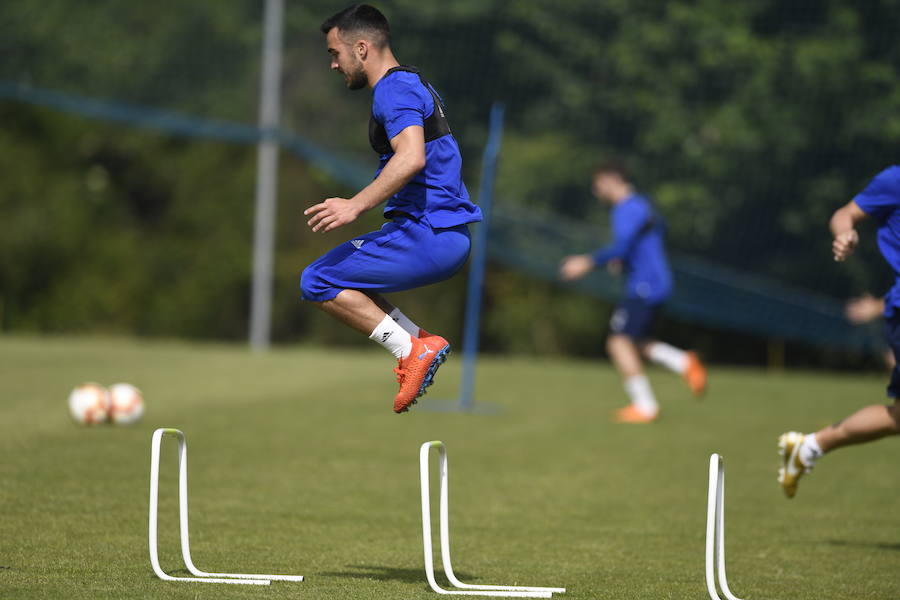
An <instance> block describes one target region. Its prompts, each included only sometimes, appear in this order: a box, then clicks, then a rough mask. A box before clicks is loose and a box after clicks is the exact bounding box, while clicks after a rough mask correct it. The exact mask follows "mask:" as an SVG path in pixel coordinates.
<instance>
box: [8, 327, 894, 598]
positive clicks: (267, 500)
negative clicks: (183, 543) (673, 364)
mask: <svg viewBox="0 0 900 600" xmlns="http://www.w3.org/2000/svg"><path fill="white" fill-rule="evenodd" d="M460 362H461V361H460V360H459V357H458V356H457V357H455V358H451V360H450V362H448V363H447V365H446V366H445V367H444V368H443V369H442V370H441V373H440V374H439V377H438V380H437V383H436V384H435V386H434V387H433V388H432V391H431V393H430V394H429V395H428V396H426V398H425V399H424V400H423V401H422V402H420V405H419V406H420V407H423V405H424V406H427V405H428V403H429V401H430V400H431V399H433V398H444V399H450V398H452V397H453V396H454V394H455V393H456V390H457V383H458V379H459V365H460ZM392 366H393V365H392V363H391V361H390V360H389V357H387V356H386V355H385V353H384V352H383V351H381V350H379V349H377V348H375V347H372V348H370V349H365V350H359V351H348V350H346V349H323V348H291V349H279V350H276V351H273V352H271V353H269V354H267V355H265V356H254V355H251V354H249V353H248V352H247V351H246V350H245V349H244V348H243V347H235V346H220V345H190V344H182V343H139V342H136V341H129V340H95V339H53V338H51V339H40V338H27V337H3V338H0V398H2V409H0V454H2V457H3V458H2V460H0V475H2V485H0V523H2V526H0V598H17V599H18V598H65V599H67V600H74V599H76V598H91V599H94V598H265V599H275V598H316V599H332V598H333V599H337V598H341V599H346V598H352V599H355V598H392V599H393V598H396V599H400V598H403V599H413V598H434V597H436V595H435V594H434V593H433V592H432V591H431V590H430V589H429V588H428V586H427V583H426V582H425V576H424V571H423V566H422V545H421V544H422V541H421V521H420V504H419V488H418V476H419V475H418V449H419V445H420V444H421V443H422V442H424V441H427V440H433V439H440V440H443V441H445V442H446V443H447V446H448V449H449V454H450V464H451V469H450V470H451V486H450V516H451V532H452V540H453V552H454V563H455V567H456V571H457V575H459V576H460V578H461V579H463V580H464V581H466V580H468V581H470V582H472V583H495V584H513V583H518V584H521V585H542V586H564V587H567V588H568V589H569V592H568V593H567V594H565V595H562V596H559V597H560V598H569V599H573V600H574V599H604V598H608V599H630V598H679V599H682V598H698V599H701V598H706V597H707V594H706V589H705V583H704V577H703V568H704V567H703V564H704V563H703V560H704V558H703V557H704V531H705V518H706V484H707V464H708V462H707V461H708V457H709V454H710V452H713V451H716V452H720V453H721V454H723V455H724V456H725V457H726V464H727V466H728V477H727V479H728V487H727V494H726V499H727V532H728V535H727V541H728V546H727V553H728V559H729V560H728V563H729V569H728V575H729V583H730V584H731V588H732V591H734V592H735V593H736V594H737V595H739V596H741V597H742V598H745V599H747V600H756V599H772V598H785V599H788V598H790V599H792V600H794V599H797V600H799V599H815V600H822V599H829V598H834V599H848V598H854V599H862V598H878V599H885V600H887V599H891V600H896V598H898V597H900V577H898V565H900V512H898V510H897V506H898V504H897V502H898V495H900V477H898V470H897V464H898V462H897V459H898V445H897V442H896V440H885V441H882V442H880V443H877V444H871V445H868V446H862V447H858V448H852V449H847V450H844V451H841V452H838V453H835V454H833V455H831V456H829V457H827V458H826V459H824V460H823V461H821V462H820V464H819V465H818V467H817V469H816V472H815V473H813V474H812V475H811V476H809V477H808V478H807V479H805V480H804V481H803V482H802V484H801V486H800V491H799V493H798V496H797V498H795V499H794V500H792V501H787V500H786V499H784V498H783V497H782V494H781V491H780V489H779V487H778V485H777V484H776V482H775V470H776V468H777V458H776V453H775V439H776V437H777V435H778V434H779V433H781V432H782V431H783V430H786V429H791V428H798V429H801V430H804V431H808V430H811V429H813V428H817V427H819V426H821V425H823V424H825V423H828V422H831V421H833V420H836V419H838V418H840V417H842V416H844V415H845V414H847V413H848V412H850V411H851V410H853V409H854V408H856V407H858V406H861V405H863V404H866V403H871V402H873V401H878V400H879V399H880V398H881V397H882V396H883V385H884V383H885V382H884V378H883V377H880V376H846V375H841V376H836V375H827V374H823V373H802V374H797V373H785V374H774V375H773V374H767V373H765V372H763V371H757V370H735V369H714V370H713V371H712V373H711V393H710V395H709V396H708V397H707V398H706V399H705V400H704V401H702V402H697V401H695V400H693V399H692V398H691V397H690V396H689V394H688V392H687V390H686V389H685V388H684V387H683V385H682V383H681V382H680V381H679V380H678V379H676V378H675V377H673V376H671V375H669V374H667V373H664V372H661V371H653V372H652V373H651V378H652V381H653V383H654V385H655V388H656V391H657V395H658V396H659V397H660V399H661V401H662V402H663V415H662V417H663V418H662V420H661V421H660V422H658V423H656V424H653V425H650V426H623V425H615V424H612V423H611V422H610V421H609V414H610V412H611V411H612V410H613V409H614V408H615V407H617V406H618V405H620V404H621V403H622V402H623V392H622V391H621V387H620V385H619V382H618V379H617V377H616V375H615V373H614V372H613V371H612V370H611V369H610V368H609V367H608V366H607V365H606V364H605V363H604V364H598V363H595V362H585V361H581V362H572V361H562V360H541V359H531V358H511V359H502V358H485V359H482V360H481V362H480V363H479V371H478V382H477V385H476V390H477V400H478V402H481V403H490V404H492V405H494V406H495V407H499V408H501V409H502V410H501V412H500V413H499V414H494V415H462V414H457V413H441V412H426V411H424V410H421V409H420V408H419V407H416V408H415V409H414V410H413V411H412V412H411V413H408V414H406V415H402V416H397V415H394V414H393V413H392V412H391V410H390V405H391V401H392V398H393V394H394V386H395V383H394V382H393V378H392V373H391V367H392ZM88 380H93V381H99V382H101V383H105V384H111V383H114V382H116V381H128V382H131V383H133V384H135V385H137V386H139V387H140V388H141V389H142V390H143V391H144V394H145V398H146V402H147V413H146V415H145V418H144V420H143V422H142V423H140V424H139V425H137V426H134V427H130V428H114V427H96V428H82V427H79V426H77V425H75V424H74V423H73V422H71V420H70V418H69V415H68V411H67V408H66V396H67V394H68V392H69V389H70V388H71V387H72V386H74V385H75V384H77V383H80V382H82V381H88ZM161 426H171V427H178V428H180V429H182V430H184V431H185V432H186V434H187V437H188V443H189V448H190V478H189V481H190V497H191V530H192V550H193V555H194V560H195V562H196V563H197V566H198V567H200V568H201V569H207V570H212V571H218V570H224V571H228V570H237V571H244V572H259V571H261V572H270V573H300V574H303V575H306V576H307V580H306V581H305V582H303V583H279V582H276V583H273V584H272V586H270V587H268V588H263V587H255V586H252V587H250V586H246V587H245V586H223V585H214V584H184V583H169V582H163V581H160V580H159V579H157V578H156V577H155V576H154V575H153V573H152V571H151V568H150V563H149V559H148V552H147V497H148V473H149V462H150V461H149V454H150V434H151V432H152V431H153V430H154V429H155V428H156V427H161ZM162 467H163V478H162V500H161V513H160V543H161V547H162V549H161V561H162V563H163V568H164V569H166V570H167V571H169V572H174V574H176V575H185V574H186V572H185V571H184V569H183V565H182V564H181V562H180V553H179V551H178V537H177V512H176V510H177V508H176V507H177V504H176V498H175V489H176V488H175V482H176V479H175V475H176V453H175V444H174V442H169V443H168V444H167V445H166V446H165V447H164V448H163V465H162ZM434 503H435V504H436V495H435V500H434Z"/></svg>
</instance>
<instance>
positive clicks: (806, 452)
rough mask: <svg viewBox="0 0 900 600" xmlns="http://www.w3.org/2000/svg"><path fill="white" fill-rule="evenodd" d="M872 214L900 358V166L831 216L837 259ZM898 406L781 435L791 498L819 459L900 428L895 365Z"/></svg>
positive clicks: (896, 392)
mask: <svg viewBox="0 0 900 600" xmlns="http://www.w3.org/2000/svg"><path fill="white" fill-rule="evenodd" d="M866 217H872V218H873V219H875V221H876V223H877V224H878V249H879V250H881V255H882V256H884V258H885V260H886V261H887V262H888V264H890V266H891V268H893V269H894V274H895V280H894V286H893V287H892V288H891V289H890V291H889V292H888V293H887V295H886V296H885V297H884V316H885V331H886V332H887V338H888V344H889V345H890V346H891V350H893V352H894V357H895V358H900V166H892V167H888V168H887V169H885V170H884V171H882V172H881V173H879V174H878V175H876V176H875V178H874V179H873V180H872V181H871V182H870V183H869V185H868V186H867V187H866V188H865V189H864V190H863V191H862V192H860V193H859V194H858V195H857V196H856V197H855V198H854V199H853V200H851V201H850V203H849V204H847V205H846V206H844V207H842V208H839V209H838V210H837V211H835V213H834V215H832V217H831V222H830V227H831V234H832V235H833V236H834V241H833V242H832V245H831V251H832V253H833V254H834V260H836V261H838V262H843V261H844V260H846V259H847V258H848V257H849V256H850V255H851V254H853V251H854V250H855V249H856V246H857V244H859V234H858V233H857V232H856V224H857V223H859V222H860V221H862V220H863V219H865V218H866ZM887 396H888V398H893V400H894V404H893V406H892V405H890V404H888V405H883V404H874V405H871V406H867V407H865V408H863V409H860V410H858V411H857V412H855V413H853V414H852V415H850V416H849V417H847V418H846V419H843V420H842V421H838V422H837V423H835V424H834V425H831V426H829V427H826V428H824V429H822V430H821V431H817V432H815V433H809V434H806V435H803V434H802V433H799V432H797V431H789V432H787V433H783V434H782V435H781V436H780V437H779V438H778V452H779V453H780V454H781V468H779V469H778V482H779V483H780V484H781V487H782V488H783V489H784V493H785V494H786V495H787V497H788V498H793V497H794V494H796V493H797V483H798V482H799V481H800V478H801V477H802V476H803V474H804V473H808V472H809V471H811V470H812V468H813V466H815V464H816V460H818V459H819V458H821V457H822V456H823V455H824V454H827V453H828V452H831V451H832V450H834V449H835V448H840V447H841V446H849V445H851V444H862V443H864V442H871V441H873V440H877V439H880V438H883V437H885V436H889V435H897V434H898V433H900V367H898V366H896V365H895V366H894V369H893V372H892V373H891V381H890V384H888V386H887Z"/></svg>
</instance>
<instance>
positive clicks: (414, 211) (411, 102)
mask: <svg viewBox="0 0 900 600" xmlns="http://www.w3.org/2000/svg"><path fill="white" fill-rule="evenodd" d="M435 109H438V110H442V108H441V107H439V106H438V107H436V106H435V101H434V97H433V96H432V94H431V92H430V91H429V90H428V89H427V88H426V87H425V85H424V84H423V83H422V80H421V79H420V78H419V75H418V74H416V73H414V72H409V71H394V72H391V73H388V74H387V75H385V76H384V77H382V78H381V80H379V81H378V83H376V84H375V89H374V94H373V102H372V118H373V119H374V120H375V121H376V122H377V123H378V124H380V125H382V126H383V127H384V129H385V132H386V133H387V137H388V139H392V138H394V137H395V136H396V135H397V134H399V133H400V132H401V131H403V130H404V129H406V128H407V127H409V126H411V125H419V126H422V127H424V123H425V120H426V119H427V118H428V117H429V116H431V114H432V113H433V112H434V111H435ZM391 156H393V154H392V153H387V154H381V162H380V164H379V166H378V171H377V172H376V173H375V176H376V177H377V176H378V174H379V173H381V170H382V169H383V168H384V166H385V165H386V164H387V162H388V160H390V158H391ZM396 212H400V213H406V214H408V215H411V216H412V217H413V218H415V219H417V220H421V221H424V222H426V223H428V224H429V225H431V226H432V227H437V228H443V227H454V226H456V225H463V224H465V223H474V222H477V221H481V210H480V209H479V208H478V206H476V205H475V204H473V203H472V202H471V201H470V200H469V192H468V191H467V190H466V185H465V184H464V183H463V180H462V156H461V155H460V152H459V146H458V145H457V143H456V140H455V139H454V138H453V135H452V134H449V133H448V134H447V135H444V136H441V137H439V138H437V139H434V140H431V141H427V142H425V168H423V169H422V170H421V171H420V172H419V173H417V174H416V176H415V177H414V178H413V179H412V180H411V181H410V182H409V183H408V184H406V186H404V187H403V189H401V190H400V191H399V192H397V194H395V195H394V196H393V197H392V198H390V199H389V200H388V201H387V204H386V205H385V207H384V213H385V217H388V218H390V217H391V216H392V214H394V213H396Z"/></svg>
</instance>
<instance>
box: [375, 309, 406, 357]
mask: <svg viewBox="0 0 900 600" xmlns="http://www.w3.org/2000/svg"><path fill="white" fill-rule="evenodd" d="M369 339H370V340H375V341H376V342H378V343H379V344H381V345H382V346H384V347H385V348H387V350H388V352H390V353H391V354H393V355H394V357H395V358H398V359H399V358H406V357H407V356H409V353H410V351H411V350H412V338H411V337H410V335H409V333H408V332H407V331H406V330H405V329H403V328H402V327H400V325H399V324H398V323H397V322H396V321H394V319H392V318H391V317H390V315H386V316H385V317H384V319H382V320H381V323H379V324H378V326H377V327H376V328H375V330H374V331H373V332H372V333H371V334H370V335H369Z"/></svg>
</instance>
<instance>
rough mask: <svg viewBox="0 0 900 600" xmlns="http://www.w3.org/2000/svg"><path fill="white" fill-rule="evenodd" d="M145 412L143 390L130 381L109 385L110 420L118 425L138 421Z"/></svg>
mask: <svg viewBox="0 0 900 600" xmlns="http://www.w3.org/2000/svg"><path fill="white" fill-rule="evenodd" d="M143 414H144V397H143V396H142V395H141V391H140V390H139V389H137V388H136V387H134V386H133V385H131V384H128V383H116V384H113V385H111V386H109V420H110V421H111V422H113V423H115V424H117V425H131V424H132V423H137V422H138V421H139V420H140V419H141V417H142V416H143Z"/></svg>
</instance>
